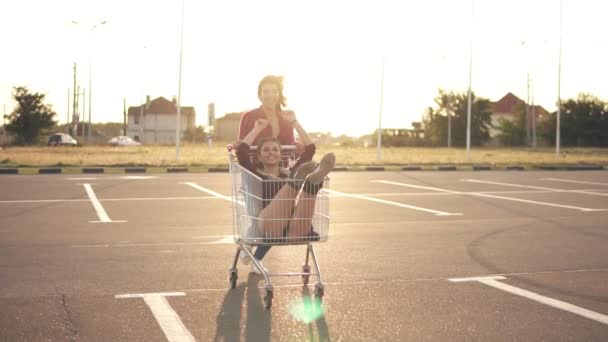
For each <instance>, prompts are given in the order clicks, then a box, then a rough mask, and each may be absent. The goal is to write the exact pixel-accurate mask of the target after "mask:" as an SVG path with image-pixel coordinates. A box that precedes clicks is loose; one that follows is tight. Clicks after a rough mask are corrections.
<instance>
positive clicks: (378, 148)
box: [376, 57, 385, 161]
mask: <svg viewBox="0 0 608 342" xmlns="http://www.w3.org/2000/svg"><path fill="white" fill-rule="evenodd" d="M384 62H385V58H384V57H382V74H381V76H380V77H381V79H380V114H379V116H378V141H377V144H376V160H377V161H380V160H382V107H383V103H382V102H383V98H384Z"/></svg>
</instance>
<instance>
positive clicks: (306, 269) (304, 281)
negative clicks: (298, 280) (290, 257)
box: [302, 265, 310, 286]
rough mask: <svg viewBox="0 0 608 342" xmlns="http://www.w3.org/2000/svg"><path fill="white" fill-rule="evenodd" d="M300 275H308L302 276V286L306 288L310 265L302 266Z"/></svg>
mask: <svg viewBox="0 0 608 342" xmlns="http://www.w3.org/2000/svg"><path fill="white" fill-rule="evenodd" d="M302 273H308V274H302V283H303V284H304V286H306V285H308V280H309V279H310V265H302Z"/></svg>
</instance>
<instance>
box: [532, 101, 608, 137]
mask: <svg viewBox="0 0 608 342" xmlns="http://www.w3.org/2000/svg"><path fill="white" fill-rule="evenodd" d="M556 115H557V113H551V115H550V117H549V120H547V121H546V122H544V123H543V125H542V126H541V127H539V133H540V136H542V137H543V138H544V139H546V140H547V141H548V142H549V143H550V144H555V126H556V122H557V118H556ZM560 121H561V122H560V129H561V132H560V140H561V145H562V146H589V147H608V102H606V101H604V100H601V99H599V98H598V97H596V96H593V95H590V94H584V93H581V94H579V95H578V96H577V98H576V99H568V100H566V101H564V102H562V109H561V118H560Z"/></svg>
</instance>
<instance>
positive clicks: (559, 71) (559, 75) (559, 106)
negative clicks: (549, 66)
mask: <svg viewBox="0 0 608 342" xmlns="http://www.w3.org/2000/svg"><path fill="white" fill-rule="evenodd" d="M562 7H563V3H562V0H559V53H558V63H557V122H556V125H555V158H556V159H557V158H559V147H560V146H559V145H560V143H561V142H560V140H561V139H560V127H559V126H560V116H561V111H562V96H561V83H562V15H563V14H562Z"/></svg>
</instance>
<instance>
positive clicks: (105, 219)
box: [83, 184, 127, 223]
mask: <svg viewBox="0 0 608 342" xmlns="http://www.w3.org/2000/svg"><path fill="white" fill-rule="evenodd" d="M83 185H84V189H85V190H86V191H87V195H89V199H90V200H91V203H92V204H93V208H95V212H96V213H97V216H98V217H99V221H89V222H91V223H113V222H127V221H123V220H121V221H112V219H111V218H110V217H109V216H108V214H107V213H106V211H105V209H103V206H102V205H101V203H100V202H99V200H98V199H97V196H95V192H93V188H92V187H91V184H83Z"/></svg>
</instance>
